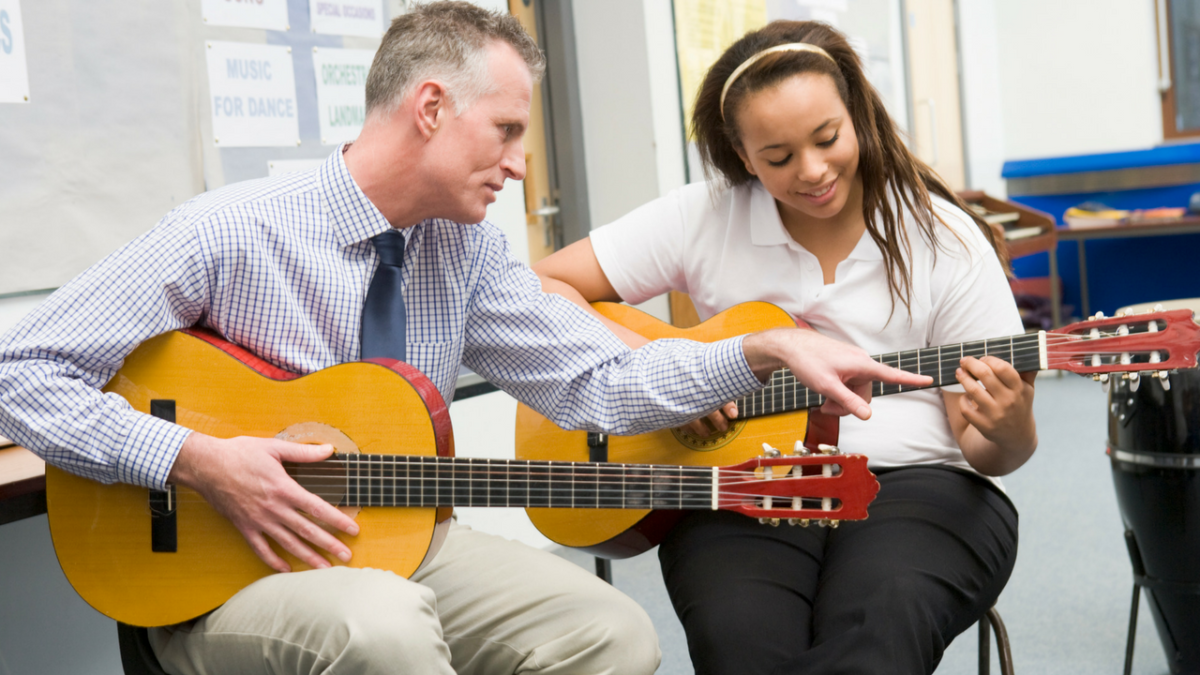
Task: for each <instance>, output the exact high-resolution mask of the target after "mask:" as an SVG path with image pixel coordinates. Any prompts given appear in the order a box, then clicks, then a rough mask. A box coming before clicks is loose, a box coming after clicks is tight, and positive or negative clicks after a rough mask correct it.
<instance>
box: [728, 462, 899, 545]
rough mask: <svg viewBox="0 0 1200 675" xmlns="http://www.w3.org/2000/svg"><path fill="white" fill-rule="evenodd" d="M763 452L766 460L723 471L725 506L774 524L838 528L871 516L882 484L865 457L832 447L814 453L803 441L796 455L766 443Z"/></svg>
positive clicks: (737, 465) (742, 464)
mask: <svg viewBox="0 0 1200 675" xmlns="http://www.w3.org/2000/svg"><path fill="white" fill-rule="evenodd" d="M763 448H764V450H765V453H764V454H763V456H761V457H755V458H754V459H750V460H747V461H745V462H742V463H741V464H735V465H733V466H727V467H723V468H722V469H721V470H720V473H719V480H720V490H719V492H720V502H721V504H720V505H721V508H723V509H729V510H731V511H737V512H738V513H741V514H743V515H746V516H750V517H751V518H758V519H759V521H760V522H764V523H769V524H771V525H778V524H779V523H780V522H781V521H786V522H787V523H788V524H789V525H804V526H807V525H808V524H809V522H810V521H815V522H817V524H819V525H829V526H832V527H837V524H838V522H839V521H842V520H862V519H864V518H866V517H867V505H868V504H870V503H871V501H872V500H873V499H875V495H876V494H877V493H878V492H879V482H878V481H876V480H875V474H873V473H871V471H870V470H869V469H867V458H866V457H865V456H863V455H843V454H841V452H840V451H839V450H838V449H837V448H836V447H833V446H830V445H822V446H820V450H819V452H816V453H811V452H809V450H808V449H807V448H805V447H804V445H803V444H802V443H800V442H797V443H796V445H795V448H794V450H793V454H791V455H783V454H781V453H780V452H779V451H778V450H776V449H775V448H772V447H770V446H768V445H766V444H765V443H764V444H763Z"/></svg>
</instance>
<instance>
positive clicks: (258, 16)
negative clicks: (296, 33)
mask: <svg viewBox="0 0 1200 675" xmlns="http://www.w3.org/2000/svg"><path fill="white" fill-rule="evenodd" d="M200 15H201V16H202V17H203V18H204V22H205V23H207V24H208V25H210V26H238V27H241V28H265V29H267V30H288V29H289V28H290V27H291V26H290V25H289V23H288V11H287V0H200Z"/></svg>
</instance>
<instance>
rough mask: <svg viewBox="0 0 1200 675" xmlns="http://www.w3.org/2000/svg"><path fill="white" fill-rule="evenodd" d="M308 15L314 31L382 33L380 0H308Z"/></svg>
mask: <svg viewBox="0 0 1200 675" xmlns="http://www.w3.org/2000/svg"><path fill="white" fill-rule="evenodd" d="M308 18H309V20H310V21H311V22H312V30H313V32H314V33H325V34H328V35H358V36H361V37H370V38H376V39H378V38H379V37H380V36H382V35H383V2H382V0H308Z"/></svg>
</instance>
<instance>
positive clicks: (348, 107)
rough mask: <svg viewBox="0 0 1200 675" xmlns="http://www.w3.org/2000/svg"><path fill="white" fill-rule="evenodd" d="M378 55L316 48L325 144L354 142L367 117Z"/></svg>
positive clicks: (318, 98) (315, 54) (319, 103)
mask: <svg viewBox="0 0 1200 675" xmlns="http://www.w3.org/2000/svg"><path fill="white" fill-rule="evenodd" d="M374 58H375V52H373V51H370V50H367V49H329V48H327V47H313V72H314V74H316V76H317V110H318V117H319V118H320V120H321V143H323V144H325V145H335V144H337V143H343V142H345V141H353V140H354V139H356V138H358V133H359V132H360V131H362V127H363V122H364V121H365V120H366V118H367V103H366V97H367V73H368V72H369V71H370V70H371V61H372V59H374Z"/></svg>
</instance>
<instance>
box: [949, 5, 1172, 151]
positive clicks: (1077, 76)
mask: <svg viewBox="0 0 1200 675" xmlns="http://www.w3.org/2000/svg"><path fill="white" fill-rule="evenodd" d="M987 1H988V2H990V3H992V4H993V5H994V10H995V22H996V23H995V26H996V44H997V48H998V52H999V54H1000V57H1001V58H1000V60H999V64H998V65H999V82H1000V92H1001V94H1002V98H1001V106H1002V115H1003V125H1004V126H1003V130H1004V131H1003V135H1004V153H1005V157H1006V159H1025V158H1032V157H1054V156H1058V155H1073V154H1086V153H1096V152H1109V151H1115V150H1133V149H1140V148H1147V147H1150V146H1152V145H1156V144H1158V143H1161V142H1162V138H1163V137H1162V119H1161V117H1162V108H1161V106H1160V102H1159V95H1158V90H1157V81H1158V70H1157V53H1158V52H1157V50H1158V46H1157V45H1158V43H1157V40H1156V36H1155V24H1154V3H1153V2H1150V1H1149V0H1055V1H1054V2H1045V0H987ZM961 2H962V4H963V6H964V7H966V6H970V5H972V4H980V3H981V2H982V0H961ZM981 24H983V26H982V28H981V30H982V31H986V20H984V21H981ZM963 44H964V47H965V48H966V49H971V48H972V40H971V36H969V35H964V40H963Z"/></svg>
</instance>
